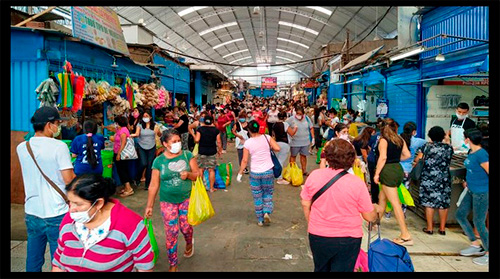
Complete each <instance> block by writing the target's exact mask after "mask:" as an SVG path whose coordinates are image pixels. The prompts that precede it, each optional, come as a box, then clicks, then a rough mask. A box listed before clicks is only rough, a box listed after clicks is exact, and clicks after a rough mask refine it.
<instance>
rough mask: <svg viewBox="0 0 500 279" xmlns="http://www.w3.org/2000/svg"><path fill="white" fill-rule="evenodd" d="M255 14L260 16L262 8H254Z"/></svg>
mask: <svg viewBox="0 0 500 279" xmlns="http://www.w3.org/2000/svg"><path fill="white" fill-rule="evenodd" d="M253 14H254V15H258V14H260V7H259V6H257V7H254V8H253Z"/></svg>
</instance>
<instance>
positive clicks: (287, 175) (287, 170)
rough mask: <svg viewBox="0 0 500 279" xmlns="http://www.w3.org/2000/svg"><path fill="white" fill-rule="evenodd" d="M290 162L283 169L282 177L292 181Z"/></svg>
mask: <svg viewBox="0 0 500 279" xmlns="http://www.w3.org/2000/svg"><path fill="white" fill-rule="evenodd" d="M290 169H291V167H290V164H288V165H287V166H286V167H285V168H284V169H283V173H282V177H283V179H284V180H286V181H288V182H290V181H292V176H291V173H290Z"/></svg>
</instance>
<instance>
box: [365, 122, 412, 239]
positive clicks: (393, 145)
mask: <svg viewBox="0 0 500 279" xmlns="http://www.w3.org/2000/svg"><path fill="white" fill-rule="evenodd" d="M397 131H398V128H397V125H396V122H395V121H394V120H392V119H391V118H387V119H385V120H384V124H383V126H382V129H381V138H380V140H379V143H378V148H377V150H376V153H377V157H378V160H377V166H376V168H375V176H374V177H373V180H374V181H375V183H377V184H379V183H380V184H382V190H381V191H380V194H379V206H380V207H381V208H382V209H385V206H386V205H387V200H389V201H390V202H391V204H392V208H394V214H395V215H396V220H397V221H398V224H399V228H400V230H401V234H400V235H399V237H397V238H395V239H394V240H393V241H394V242H395V243H397V244H400V245H409V246H410V245H413V239H412V238H411V235H410V232H409V231H408V227H407V226H406V223H405V217H404V213H403V209H402V208H401V202H400V201H399V195H398V187H399V186H400V185H401V183H403V179H404V172H403V168H402V167H401V164H400V163H399V162H400V161H401V160H406V159H408V158H410V156H411V155H410V150H408V147H407V146H406V142H405V141H404V140H403V138H401V136H400V135H398V134H397ZM380 214H383V212H380ZM380 217H382V216H380Z"/></svg>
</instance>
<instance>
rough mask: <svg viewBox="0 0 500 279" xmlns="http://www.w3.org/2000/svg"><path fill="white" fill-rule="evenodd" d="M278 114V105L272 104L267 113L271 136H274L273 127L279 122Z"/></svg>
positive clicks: (268, 128)
mask: <svg viewBox="0 0 500 279" xmlns="http://www.w3.org/2000/svg"><path fill="white" fill-rule="evenodd" d="M278 113H279V111H278V110H277V109H276V105H275V104H272V105H271V107H270V109H269V111H268V112H267V130H268V132H269V135H271V134H272V131H273V125H274V124H275V123H276V122H278Z"/></svg>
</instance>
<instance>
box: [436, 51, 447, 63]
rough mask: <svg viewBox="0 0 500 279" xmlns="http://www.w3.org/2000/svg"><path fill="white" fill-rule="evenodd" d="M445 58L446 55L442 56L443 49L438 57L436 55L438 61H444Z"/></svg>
mask: <svg viewBox="0 0 500 279" xmlns="http://www.w3.org/2000/svg"><path fill="white" fill-rule="evenodd" d="M444 60H445V58H444V55H443V54H441V49H439V53H438V55H436V61H444Z"/></svg>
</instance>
